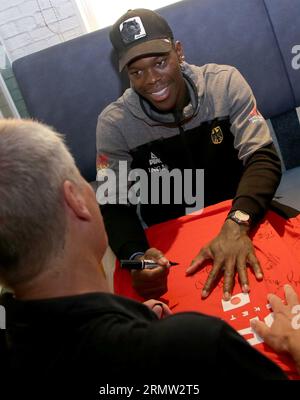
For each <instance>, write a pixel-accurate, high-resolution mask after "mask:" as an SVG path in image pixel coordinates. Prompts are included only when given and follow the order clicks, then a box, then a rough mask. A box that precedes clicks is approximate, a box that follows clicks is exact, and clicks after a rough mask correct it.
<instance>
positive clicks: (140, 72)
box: [130, 70, 142, 78]
mask: <svg viewBox="0 0 300 400" xmlns="http://www.w3.org/2000/svg"><path fill="white" fill-rule="evenodd" d="M130 75H132V76H133V77H135V78H138V77H139V76H141V75H142V71H140V70H139V71H132V72H130Z"/></svg>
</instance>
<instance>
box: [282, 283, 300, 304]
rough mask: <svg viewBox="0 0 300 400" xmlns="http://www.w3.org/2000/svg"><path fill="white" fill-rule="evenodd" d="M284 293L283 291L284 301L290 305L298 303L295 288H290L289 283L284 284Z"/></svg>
mask: <svg viewBox="0 0 300 400" xmlns="http://www.w3.org/2000/svg"><path fill="white" fill-rule="evenodd" d="M284 293H285V298H286V302H287V304H288V305H290V306H295V305H297V304H299V303H300V302H299V298H298V295H297V293H296V292H295V290H294V289H293V288H292V286H290V285H284Z"/></svg>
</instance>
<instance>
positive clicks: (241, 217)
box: [234, 210, 250, 222]
mask: <svg viewBox="0 0 300 400" xmlns="http://www.w3.org/2000/svg"><path fill="white" fill-rule="evenodd" d="M234 216H235V217H236V218H237V219H239V220H240V221H243V222H248V221H249V219H250V215H249V214H246V213H244V212H243V211H240V210H237V211H235V213H234Z"/></svg>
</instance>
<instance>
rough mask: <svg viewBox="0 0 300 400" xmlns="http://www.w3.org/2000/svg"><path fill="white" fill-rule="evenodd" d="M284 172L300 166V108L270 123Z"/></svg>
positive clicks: (272, 119) (274, 118)
mask: <svg viewBox="0 0 300 400" xmlns="http://www.w3.org/2000/svg"><path fill="white" fill-rule="evenodd" d="M268 125H269V128H270V131H271V135H272V137H273V140H274V144H275V147H276V148H277V151H278V153H279V155H280V157H281V161H282V163H283V170H288V169H291V168H294V167H298V166H300V107H298V108H297V109H295V110H291V111H288V112H287V113H284V114H281V115H278V116H276V117H273V118H271V119H270V120H269V121H268Z"/></svg>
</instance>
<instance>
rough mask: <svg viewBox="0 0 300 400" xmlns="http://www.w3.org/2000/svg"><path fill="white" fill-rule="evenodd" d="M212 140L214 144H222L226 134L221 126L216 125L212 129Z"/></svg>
mask: <svg viewBox="0 0 300 400" xmlns="http://www.w3.org/2000/svg"><path fill="white" fill-rule="evenodd" d="M210 135H211V141H212V142H213V144H220V143H222V142H223V139H224V136H223V132H222V129H221V128H220V127H219V126H216V127H215V128H213V129H212V131H211V134H210Z"/></svg>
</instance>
